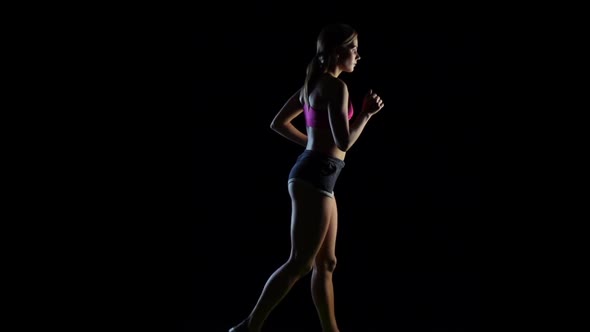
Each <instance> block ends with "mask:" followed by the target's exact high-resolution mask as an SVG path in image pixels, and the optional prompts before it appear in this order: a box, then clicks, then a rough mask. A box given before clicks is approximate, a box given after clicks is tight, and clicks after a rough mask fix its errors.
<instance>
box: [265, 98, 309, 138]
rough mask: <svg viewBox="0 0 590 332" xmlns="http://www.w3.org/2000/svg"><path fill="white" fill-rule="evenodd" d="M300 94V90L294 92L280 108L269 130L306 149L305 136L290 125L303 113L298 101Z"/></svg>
mask: <svg viewBox="0 0 590 332" xmlns="http://www.w3.org/2000/svg"><path fill="white" fill-rule="evenodd" d="M300 93H301V89H299V90H298V91H297V92H295V93H294V94H293V95H292V96H291V97H290V98H289V99H288V100H287V102H286V103H285V104H284V105H283V107H281V109H280V110H279V112H278V113H277V115H275V117H274V119H273V120H272V122H271V123H270V128H271V129H272V130H274V131H275V132H277V133H279V134H280V135H282V136H283V137H285V138H287V139H289V140H290V141H292V142H295V143H297V144H299V145H301V146H303V147H306V146H307V135H306V134H304V133H302V132H301V131H300V130H299V129H297V128H296V127H295V126H294V125H293V123H292V121H293V119H295V118H296V117H297V116H298V115H299V114H301V112H303V105H302V104H301V102H300V101H299V95H300Z"/></svg>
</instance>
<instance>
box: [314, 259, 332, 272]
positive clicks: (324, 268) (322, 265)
mask: <svg viewBox="0 0 590 332" xmlns="http://www.w3.org/2000/svg"><path fill="white" fill-rule="evenodd" d="M314 267H315V269H316V270H318V271H321V272H334V270H336V257H331V258H323V259H318V260H317V261H316V264H315V266H314Z"/></svg>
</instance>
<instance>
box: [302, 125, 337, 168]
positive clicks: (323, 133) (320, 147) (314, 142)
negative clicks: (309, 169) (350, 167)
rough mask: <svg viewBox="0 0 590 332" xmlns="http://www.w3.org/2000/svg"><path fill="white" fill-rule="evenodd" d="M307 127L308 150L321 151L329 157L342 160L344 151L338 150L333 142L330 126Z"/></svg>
mask: <svg viewBox="0 0 590 332" xmlns="http://www.w3.org/2000/svg"><path fill="white" fill-rule="evenodd" d="M306 129H307V147H306V149H308V150H313V151H318V152H322V153H324V154H326V155H328V156H330V157H333V158H337V159H340V160H344V157H345V156H346V152H344V151H342V150H340V149H339V148H338V147H337V146H336V143H335V142H334V137H333V136H332V130H330V128H313V127H306Z"/></svg>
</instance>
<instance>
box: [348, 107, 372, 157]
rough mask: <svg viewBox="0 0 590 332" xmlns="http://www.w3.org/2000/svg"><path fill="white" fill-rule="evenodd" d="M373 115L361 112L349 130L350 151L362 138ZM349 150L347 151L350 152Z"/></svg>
mask: <svg viewBox="0 0 590 332" xmlns="http://www.w3.org/2000/svg"><path fill="white" fill-rule="evenodd" d="M370 118H371V115H369V114H368V113H365V112H361V113H360V114H359V115H358V116H357V118H356V119H355V120H354V122H353V123H352V124H351V125H350V128H349V140H348V149H350V148H351V147H352V146H353V145H354V143H356V141H357V140H358V138H359V137H360V136H361V133H362V132H363V130H364V129H365V126H366V125H367V123H368V122H369V119H370ZM348 149H347V150H348Z"/></svg>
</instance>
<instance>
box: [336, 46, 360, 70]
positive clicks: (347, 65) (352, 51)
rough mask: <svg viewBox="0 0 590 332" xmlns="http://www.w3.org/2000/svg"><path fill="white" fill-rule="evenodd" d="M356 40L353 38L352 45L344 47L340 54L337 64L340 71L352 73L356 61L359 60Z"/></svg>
mask: <svg viewBox="0 0 590 332" xmlns="http://www.w3.org/2000/svg"><path fill="white" fill-rule="evenodd" d="M358 47H359V44H358V39H357V38H355V39H354V40H353V41H352V43H351V44H350V45H348V46H345V47H344V48H343V49H342V52H341V53H340V57H339V61H338V64H339V65H340V68H341V69H342V71H344V72H347V73H351V72H353V71H354V67H355V66H356V63H357V61H358V60H359V59H360V58H361V57H360V55H359V53H358Z"/></svg>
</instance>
